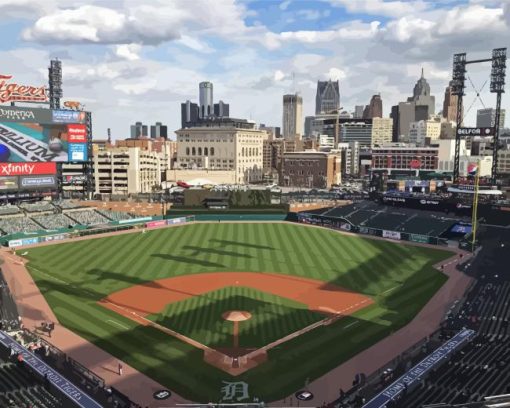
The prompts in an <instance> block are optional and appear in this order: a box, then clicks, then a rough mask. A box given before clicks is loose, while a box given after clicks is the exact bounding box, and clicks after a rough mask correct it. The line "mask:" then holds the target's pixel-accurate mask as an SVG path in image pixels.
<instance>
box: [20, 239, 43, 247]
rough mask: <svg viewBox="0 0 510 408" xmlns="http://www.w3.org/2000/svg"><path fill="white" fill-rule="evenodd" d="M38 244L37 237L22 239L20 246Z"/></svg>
mask: <svg viewBox="0 0 510 408" xmlns="http://www.w3.org/2000/svg"><path fill="white" fill-rule="evenodd" d="M38 242H39V238H38V237H34V238H24V239H22V240H21V245H22V246H25V245H34V244H37V243H38Z"/></svg>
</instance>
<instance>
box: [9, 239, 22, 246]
mask: <svg viewBox="0 0 510 408" xmlns="http://www.w3.org/2000/svg"><path fill="white" fill-rule="evenodd" d="M8 245H9V248H16V247H20V246H21V245H23V243H22V242H21V239H11V240H10V241H9V242H8Z"/></svg>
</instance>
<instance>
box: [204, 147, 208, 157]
mask: <svg viewBox="0 0 510 408" xmlns="http://www.w3.org/2000/svg"><path fill="white" fill-rule="evenodd" d="M204 156H209V149H208V148H207V147H204Z"/></svg>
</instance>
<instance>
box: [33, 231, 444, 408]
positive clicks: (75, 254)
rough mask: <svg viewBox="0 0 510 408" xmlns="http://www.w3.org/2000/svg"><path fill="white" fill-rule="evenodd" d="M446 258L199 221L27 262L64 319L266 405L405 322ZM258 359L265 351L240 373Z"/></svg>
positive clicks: (196, 390)
mask: <svg viewBox="0 0 510 408" xmlns="http://www.w3.org/2000/svg"><path fill="white" fill-rule="evenodd" d="M451 255H452V254H451V252H448V251H445V250H441V249H435V248H427V247H415V246H410V245H402V244H399V243H393V242H387V241H383V240H373V239H366V238H363V237H360V236H347V235H342V234H340V233H338V232H335V231H331V230H326V229H322V228H311V227H307V226H302V225H296V224H290V223H196V224H190V225H185V226H179V227H172V228H166V229H157V230H152V231H146V232H145V233H141V232H139V233H133V234H124V235H117V236H111V237H104V238H96V239H89V240H82V241H76V242H70V243H64V244H59V245H49V246H42V247H34V248H30V249H28V250H27V253H26V254H25V257H26V258H27V260H28V261H29V263H28V269H29V271H30V273H31V274H32V276H33V278H34V280H35V281H36V283H37V285H38V286H39V288H40V289H41V292H42V293H43V295H44V296H45V298H46V300H47V302H48V303H49V305H50V306H51V307H52V308H53V310H54V312H55V314H56V316H57V317H58V319H59V321H60V323H61V324H63V325H64V326H66V327H68V328H69V329H71V330H73V331H74V332H76V333H77V334H79V335H81V336H83V337H84V338H86V339H88V340H89V341H91V342H93V343H94V344H96V345H97V346H99V347H101V348H103V349H104V350H106V351H107V352H109V353H111V354H112V355H113V356H115V357H117V358H119V359H121V360H122V361H125V362H126V363H128V364H130V365H131V366H133V367H135V368H137V369H138V370H139V371H141V372H143V373H145V374H146V375H148V376H150V377H152V378H153V379H154V380H156V381H158V382H159V383H161V384H162V385H164V386H166V387H168V388H169V389H170V390H173V391H175V392H177V393H179V394H180V395H182V396H183V397H186V398H188V399H190V400H194V401H200V402H207V401H213V400H219V399H220V398H221V387H222V385H223V381H243V382H245V383H247V384H248V386H249V394H250V398H252V397H259V398H261V399H262V400H264V401H271V400H277V399H280V398H283V397H284V396H286V395H289V394H290V393H292V392H295V391H297V390H298V389H300V388H302V387H303V385H304V383H305V381H306V379H310V380H313V379H314V378H317V377H319V376H320V375H322V374H324V373H326V372H327V371H329V370H331V369H333V368H334V367H336V366H338V365H340V364H341V363H342V362H344V361H346V360H347V359H349V358H350V357H352V356H354V355H355V354H357V353H358V352H360V351H361V350H363V349H365V348H367V347H369V346H371V345H372V344H374V343H376V342H377V341H378V340H380V339H382V338H384V337H385V336H387V335H389V334H391V333H392V332H393V331H395V330H397V329H398V328H400V327H402V326H403V325H405V324H406V323H407V322H409V321H410V320H411V319H412V318H413V317H414V316H415V315H416V314H417V313H418V312H419V310H420V309H421V308H422V307H423V306H424V305H425V304H426V303H427V301H428V300H429V299H430V298H431V296H433V294H434V293H435V292H436V291H437V290H438V289H439V288H440V287H441V286H442V285H443V283H444V282H445V281H446V279H447V278H446V276H445V275H443V274H442V273H441V272H440V271H438V270H436V269H435V268H433V265H434V264H436V263H438V262H440V261H442V260H443V259H446V258H448V257H449V256H451ZM208 351H213V352H214V353H217V355H219V356H222V361H223V363H222V364H223V366H222V364H220V363H218V364H215V363H214V362H212V361H207V359H204V355H205V354H207V352H208ZM261 351H262V353H259V352H261ZM255 354H257V355H258V356H259V357H260V355H263V357H264V358H262V359H258V360H257V359H255V358H254V360H253V361H255V360H256V363H253V364H252V365H249V368H245V369H244V370H241V369H239V368H238V366H237V365H236V364H239V362H240V361H242V359H241V358H240V359H239V361H237V357H242V356H250V355H255ZM231 363H232V367H233V368H232V370H229V367H230V365H231ZM247 367H248V366H247ZM236 370H237V371H236ZM276 379H277V381H276Z"/></svg>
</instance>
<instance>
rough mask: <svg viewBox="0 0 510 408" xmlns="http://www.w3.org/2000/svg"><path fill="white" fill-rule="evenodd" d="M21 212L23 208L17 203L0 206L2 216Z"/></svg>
mask: <svg viewBox="0 0 510 408" xmlns="http://www.w3.org/2000/svg"><path fill="white" fill-rule="evenodd" d="M19 213H21V210H20V208H19V207H18V206H16V205H10V204H7V205H2V206H0V216H2V215H12V214H19Z"/></svg>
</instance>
